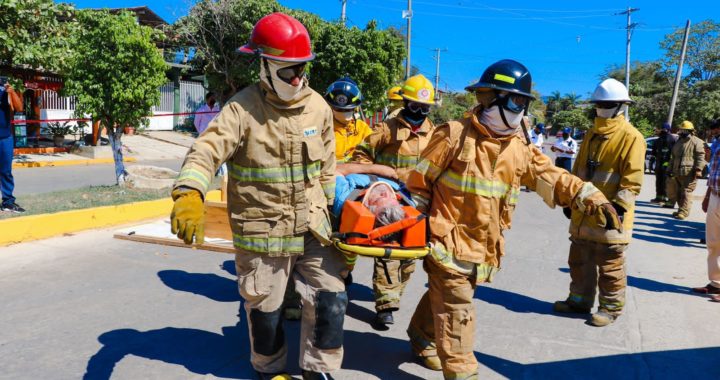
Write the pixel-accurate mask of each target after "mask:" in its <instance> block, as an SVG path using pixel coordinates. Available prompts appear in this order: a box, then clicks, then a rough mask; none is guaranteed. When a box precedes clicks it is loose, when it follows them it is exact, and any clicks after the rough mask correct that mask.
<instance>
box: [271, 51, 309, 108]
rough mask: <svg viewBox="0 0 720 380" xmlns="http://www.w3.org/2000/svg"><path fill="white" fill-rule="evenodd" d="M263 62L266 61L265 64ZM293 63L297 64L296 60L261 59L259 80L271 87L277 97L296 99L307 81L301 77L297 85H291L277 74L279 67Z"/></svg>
mask: <svg viewBox="0 0 720 380" xmlns="http://www.w3.org/2000/svg"><path fill="white" fill-rule="evenodd" d="M265 62H267V65H266V64H265ZM294 65H297V62H280V61H273V60H269V59H263V60H262V61H261V63H260V80H261V81H263V82H264V83H265V84H267V85H268V87H270V88H271V89H273V91H274V92H275V94H277V96H278V98H280V100H282V101H285V102H289V101H292V100H296V99H295V98H296V97H297V96H298V95H299V94H300V92H302V90H303V88H305V86H306V83H307V81H305V80H304V79H303V80H300V85H299V86H293V85H291V84H290V83H287V82H285V81H284V80H282V79H280V77H278V76H277V71H278V70H279V69H282V68H285V67H290V66H294ZM268 71H270V73H269V74H270V78H268Z"/></svg>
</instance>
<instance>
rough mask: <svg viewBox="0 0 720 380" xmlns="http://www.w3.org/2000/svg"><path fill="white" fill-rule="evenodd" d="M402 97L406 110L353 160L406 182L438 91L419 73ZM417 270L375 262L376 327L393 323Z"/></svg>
mask: <svg viewBox="0 0 720 380" xmlns="http://www.w3.org/2000/svg"><path fill="white" fill-rule="evenodd" d="M400 95H401V96H402V98H403V104H404V107H403V108H402V110H401V111H400V113H399V114H398V116H395V117H393V118H391V119H387V120H385V121H383V122H381V123H378V124H377V125H375V127H374V129H373V133H372V134H371V135H370V136H368V137H367V138H366V139H365V141H363V142H362V144H360V145H358V147H357V149H356V150H355V154H354V155H353V161H354V162H359V163H368V164H370V163H376V164H381V165H387V166H390V167H392V168H395V171H396V172H397V176H398V178H399V179H400V181H401V182H406V180H407V176H408V174H409V173H410V171H411V170H412V169H413V168H414V167H415V165H417V163H418V159H419V158H420V154H421V153H422V151H423V149H425V146H427V143H428V141H429V140H430V134H431V132H432V130H433V128H434V126H433V124H432V122H431V121H430V119H428V118H427V115H428V114H429V113H430V107H431V106H433V105H434V104H435V89H434V88H433V85H432V83H431V82H430V81H429V80H428V79H427V78H425V77H424V76H423V75H421V74H419V75H415V76H412V77H410V78H408V79H407V80H406V81H405V83H404V84H403V87H402V89H401V91H400ZM414 271H415V261H414V260H385V259H382V258H377V259H375V267H374V271H373V290H374V292H375V310H376V311H377V315H376V318H375V321H374V325H375V326H376V327H378V328H380V329H386V328H387V325H389V324H393V323H394V319H393V315H392V313H393V312H394V311H397V310H399V308H400V297H401V295H402V293H403V291H404V290H405V286H406V285H407V283H408V282H409V281H410V275H411V274H412V273H413V272H414Z"/></svg>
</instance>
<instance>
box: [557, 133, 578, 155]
mask: <svg viewBox="0 0 720 380" xmlns="http://www.w3.org/2000/svg"><path fill="white" fill-rule="evenodd" d="M553 146H554V147H555V148H557V149H559V150H561V151H572V153H562V152H560V151H557V150H556V151H555V157H566V158H575V155H576V154H577V150H578V146H577V142H576V141H575V140H573V138H572V137H568V138H567V140H563V138H562V137H559V138H558V139H557V140H556V141H555V145H553Z"/></svg>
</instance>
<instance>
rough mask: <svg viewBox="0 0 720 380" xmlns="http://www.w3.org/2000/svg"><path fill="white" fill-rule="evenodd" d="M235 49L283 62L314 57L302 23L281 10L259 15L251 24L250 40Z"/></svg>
mask: <svg viewBox="0 0 720 380" xmlns="http://www.w3.org/2000/svg"><path fill="white" fill-rule="evenodd" d="M238 51H239V52H240V53H245V54H258V55H260V56H261V57H263V58H267V59H272V60H275V61H285V62H307V61H310V60H312V59H313V58H315V53H313V52H312V50H310V35H309V34H308V31H307V29H305V26H303V24H301V23H300V21H298V20H296V19H295V18H293V17H292V16H288V15H286V14H284V13H280V12H276V13H272V14H269V15H267V16H265V17H263V18H261V19H260V21H258V22H257V24H255V27H254V28H253V31H252V36H250V42H248V44H247V45H245V46H243V47H241V48H239V49H238Z"/></svg>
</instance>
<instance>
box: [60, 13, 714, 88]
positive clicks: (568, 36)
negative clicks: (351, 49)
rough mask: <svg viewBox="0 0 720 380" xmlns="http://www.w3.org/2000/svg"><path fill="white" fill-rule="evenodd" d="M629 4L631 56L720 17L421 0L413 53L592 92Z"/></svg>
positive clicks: (361, 18)
mask: <svg viewBox="0 0 720 380" xmlns="http://www.w3.org/2000/svg"><path fill="white" fill-rule="evenodd" d="M279 1H280V3H281V4H282V5H284V6H287V7H289V8H296V9H304V10H306V11H310V12H313V13H316V14H318V15H320V16H321V17H322V18H324V19H326V20H336V19H339V18H340V8H341V7H340V0H279ZM74 3H75V4H76V5H77V6H78V7H80V8H84V7H101V6H107V7H130V6H140V5H147V6H149V7H150V8H151V9H152V10H153V11H154V12H156V13H157V14H158V15H160V16H161V17H163V18H164V19H165V20H166V21H168V22H172V21H174V20H175V19H176V18H178V17H180V16H182V15H184V14H185V13H186V12H187V9H188V4H191V3H192V1H189V0H145V1H144V2H142V1H141V2H133V1H127V0H124V1H123V0H92V1H91V0H77V1H74ZM628 6H630V7H633V8H640V10H639V11H638V12H635V13H633V14H632V21H633V22H637V23H639V24H640V25H639V26H638V28H637V29H636V30H635V32H634V33H633V38H632V48H631V59H632V60H633V61H636V60H640V61H649V60H655V59H658V58H661V57H662V55H663V51H662V50H660V47H659V43H660V41H662V40H663V38H664V36H665V35H666V34H668V33H670V32H672V30H673V29H674V28H678V27H684V25H685V22H686V20H687V19H690V20H691V22H693V23H697V22H700V21H702V20H706V19H715V20H720V7H718V6H717V4H716V3H715V1H714V0H705V1H700V0H685V1H682V2H671V1H668V0H654V1H653V0H634V1H613V0H609V1H608V0H606V1H571V0H557V1H542V2H541V1H531V0H514V1H512V2H508V1H501V0H482V1H479V0H445V1H440V0H415V1H413V12H414V17H413V21H412V39H413V40H412V52H411V54H412V57H411V60H412V63H413V64H414V65H417V66H418V67H419V68H420V70H421V72H422V73H423V74H425V75H426V76H427V77H428V78H430V79H431V80H434V76H435V60H434V59H433V58H434V54H435V53H434V50H433V49H435V48H441V49H448V50H447V51H446V52H442V53H441V54H442V55H441V60H440V62H441V66H440V87H441V88H442V89H445V88H447V89H449V90H462V88H463V87H464V86H466V85H467V84H468V83H469V82H471V81H472V80H473V79H476V78H478V77H479V76H480V75H481V74H482V72H483V70H484V69H485V67H487V65H489V64H490V63H492V62H494V61H497V60H499V59H503V58H512V59H516V60H518V61H520V62H522V63H524V64H525V65H526V66H527V67H528V68H529V69H530V72H531V73H532V76H533V80H534V82H535V86H536V89H537V90H538V91H540V93H541V94H542V95H548V94H549V93H550V92H552V91H556V90H557V91H560V92H561V93H563V94H565V93H569V92H575V93H577V94H579V95H581V96H583V97H586V96H587V95H588V93H589V92H591V91H592V89H593V88H594V87H595V85H596V84H597V82H598V81H599V78H600V75H601V74H602V73H603V72H604V71H605V69H606V68H607V67H609V66H611V65H624V63H625V38H626V32H625V25H626V18H625V16H621V15H614V13H617V12H619V11H622V10H624V9H625V8H627V7H628ZM406 7H407V0H348V5H347V15H348V20H349V22H348V23H349V25H355V26H358V27H360V28H363V27H364V26H365V25H366V24H367V22H368V21H369V20H371V19H375V20H377V21H378V23H379V25H380V27H381V28H384V27H388V26H395V27H398V28H405V25H406V21H405V20H404V19H402V10H403V9H405V8H406Z"/></svg>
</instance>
